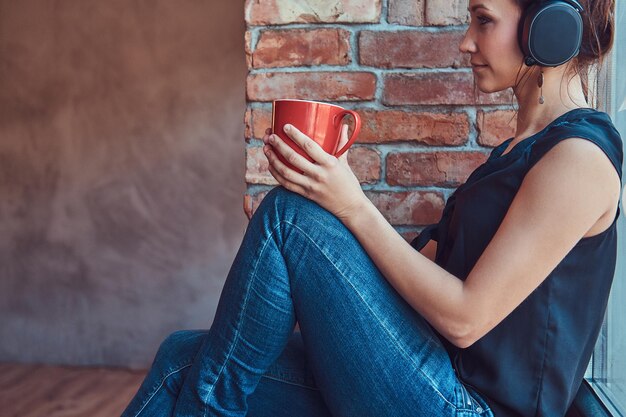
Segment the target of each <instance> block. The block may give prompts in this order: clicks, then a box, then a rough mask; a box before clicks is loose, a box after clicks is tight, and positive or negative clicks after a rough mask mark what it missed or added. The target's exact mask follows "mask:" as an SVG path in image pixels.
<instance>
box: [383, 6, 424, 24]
mask: <svg viewBox="0 0 626 417" xmlns="http://www.w3.org/2000/svg"><path fill="white" fill-rule="evenodd" d="M424 1H425V0H390V1H389V11H388V15H387V21H388V22H389V23H396V24H398V25H407V26H422V25H423V24H424Z"/></svg>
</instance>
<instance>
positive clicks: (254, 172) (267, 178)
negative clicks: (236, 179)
mask: <svg viewBox="0 0 626 417" xmlns="http://www.w3.org/2000/svg"><path fill="white" fill-rule="evenodd" d="M268 166H269V162H268V161H267V157H266V156H265V154H264V153H263V148H262V147H260V146H255V147H248V148H246V183H248V184H268V185H276V184H278V182H276V180H275V179H274V177H272V174H270V172H269V170H268Z"/></svg>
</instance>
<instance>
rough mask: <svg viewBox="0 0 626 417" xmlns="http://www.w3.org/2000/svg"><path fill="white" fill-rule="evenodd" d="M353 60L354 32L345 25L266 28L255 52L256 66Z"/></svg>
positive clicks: (273, 66)
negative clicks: (290, 28) (336, 27)
mask: <svg viewBox="0 0 626 417" xmlns="http://www.w3.org/2000/svg"><path fill="white" fill-rule="evenodd" d="M349 63H350V32H348V31H347V30H343V29H313V30H309V29H292V30H266V31H263V32H261V36H260V38H259V41H258V43H257V45H256V50H255V51H254V53H253V54H252V66H253V67H254V68H275V67H290V66H311V65H346V64H349Z"/></svg>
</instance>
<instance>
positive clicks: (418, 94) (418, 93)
mask: <svg viewBox="0 0 626 417" xmlns="http://www.w3.org/2000/svg"><path fill="white" fill-rule="evenodd" d="M384 90H385V91H384V95H383V103H385V104H387V105H408V104H444V105H450V104H452V105H476V104H508V103H510V92H509V90H505V91H504V92H499V93H495V94H484V93H481V92H479V91H478V89H475V87H474V82H473V75H472V73H470V72H461V71H454V72H426V73H409V74H392V75H387V76H386V77H385V80H384Z"/></svg>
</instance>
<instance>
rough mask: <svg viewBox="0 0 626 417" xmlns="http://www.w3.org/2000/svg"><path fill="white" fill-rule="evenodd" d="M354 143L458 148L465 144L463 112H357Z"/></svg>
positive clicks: (466, 125) (465, 116)
mask: <svg viewBox="0 0 626 417" xmlns="http://www.w3.org/2000/svg"><path fill="white" fill-rule="evenodd" d="M359 114H360V115H361V120H362V124H361V133H360V134H359V139H358V142H363V143H384V142H393V141H417V142H420V143H424V144H427V145H438V146H458V145H462V144H464V143H466V142H467V137H468V135H469V118H468V116H467V114H466V113H421V112H420V113H418V112H405V111H400V110H383V111H375V110H359Z"/></svg>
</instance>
